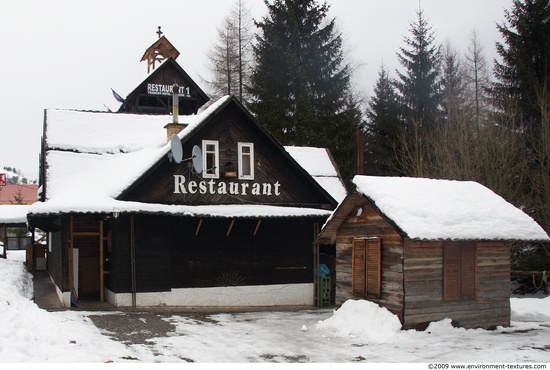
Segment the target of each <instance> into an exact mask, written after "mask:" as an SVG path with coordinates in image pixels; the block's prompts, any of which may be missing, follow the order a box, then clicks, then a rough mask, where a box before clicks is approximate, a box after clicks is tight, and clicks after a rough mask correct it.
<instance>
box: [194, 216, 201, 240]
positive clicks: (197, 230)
mask: <svg viewBox="0 0 550 370" xmlns="http://www.w3.org/2000/svg"><path fill="white" fill-rule="evenodd" d="M201 226H202V218H201V219H200V220H199V224H198V225H197V229H196V230H195V236H197V235H199V230H200V229H201Z"/></svg>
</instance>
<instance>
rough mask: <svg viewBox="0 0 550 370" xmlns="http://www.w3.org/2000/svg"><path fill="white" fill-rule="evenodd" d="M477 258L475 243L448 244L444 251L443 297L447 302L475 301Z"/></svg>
mask: <svg viewBox="0 0 550 370" xmlns="http://www.w3.org/2000/svg"><path fill="white" fill-rule="evenodd" d="M476 287H477V256H476V247H475V244H474V243H464V242H462V243H455V242H447V243H445V245H444V251H443V296H444V299H445V300H450V301H456V300H461V299H475V297H476Z"/></svg>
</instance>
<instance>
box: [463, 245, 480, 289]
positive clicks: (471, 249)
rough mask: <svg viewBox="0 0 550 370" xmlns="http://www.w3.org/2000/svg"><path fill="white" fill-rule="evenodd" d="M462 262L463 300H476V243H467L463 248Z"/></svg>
mask: <svg viewBox="0 0 550 370" xmlns="http://www.w3.org/2000/svg"><path fill="white" fill-rule="evenodd" d="M461 260H462V266H461V277H462V282H461V283H462V284H461V298H462V299H475V298H476V287H477V256H476V246H475V244H474V243H467V244H464V245H463V246H462V254H461Z"/></svg>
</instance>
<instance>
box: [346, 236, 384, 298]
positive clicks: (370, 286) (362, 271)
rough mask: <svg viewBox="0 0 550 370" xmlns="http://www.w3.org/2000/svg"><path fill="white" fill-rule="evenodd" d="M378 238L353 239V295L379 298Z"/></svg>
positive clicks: (380, 274) (379, 266)
mask: <svg viewBox="0 0 550 370" xmlns="http://www.w3.org/2000/svg"><path fill="white" fill-rule="evenodd" d="M381 245H382V244H381V243H380V239H355V240H354V241H353V250H352V282H351V288H352V293H353V294H354V295H358V296H361V297H365V296H368V297H372V298H379V297H380V294H381V276H382V270H381V266H382V263H381V259H382V252H381V249H382V248H381Z"/></svg>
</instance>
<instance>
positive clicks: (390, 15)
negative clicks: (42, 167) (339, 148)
mask: <svg viewBox="0 0 550 370" xmlns="http://www.w3.org/2000/svg"><path fill="white" fill-rule="evenodd" d="M328 3H329V4H330V13H329V15H330V17H335V18H336V20H337V24H338V27H339V29H340V31H341V32H342V33H343V35H344V39H345V43H346V50H348V51H349V56H350V57H351V58H353V60H354V61H355V63H357V64H359V65H360V69H359V70H358V71H357V74H356V76H355V79H354V84H355V86H356V87H357V88H358V89H360V90H362V91H363V93H364V94H365V96H366V97H367V98H368V96H369V94H370V93H371V92H372V87H373V85H374V83H375V82H376V78H377V75H378V71H379V69H380V66H381V64H382V63H384V65H386V66H387V67H388V68H389V69H390V72H392V73H393V72H394V71H395V68H399V65H398V63H397V58H396V53H397V52H398V51H399V48H400V47H402V46H405V45H404V42H403V39H404V37H405V36H409V35H410V33H409V29H410V24H411V22H413V21H415V20H416V19H417V15H416V11H417V10H418V9H419V1H418V0H383V1H381V0H376V1H375V0H329V1H328ZM232 4H233V1H232V0H193V1H191V0H155V1H152V0H126V1H121V0H94V1H74V0H48V1H45V0H17V1H14V0H13V1H12V0H0V9H1V10H0V38H1V44H2V52H1V57H0V71H1V72H0V73H1V76H2V85H1V90H0V94H1V97H2V99H1V107H0V172H2V167H3V166H11V167H16V168H18V169H20V170H22V171H23V174H24V175H26V176H27V177H29V178H37V176H38V163H39V162H38V159H39V153H40V141H41V136H42V128H43V114H44V109H46V108H63V109H85V110H106V107H108V108H110V109H113V110H116V109H118V107H119V104H118V103H117V102H116V101H115V100H114V98H113V96H112V94H111V91H110V89H111V88H113V89H114V90H115V91H117V92H118V93H119V94H120V95H122V96H126V95H127V94H128V93H129V92H131V91H132V90H133V89H134V88H135V87H136V86H137V85H138V84H139V83H140V82H142V81H143V80H144V79H145V77H146V72H147V66H146V63H145V62H142V63H140V59H141V57H142V55H143V53H144V51H145V49H146V48H148V47H149V46H150V45H151V44H152V43H153V42H155V40H156V39H157V35H156V34H155V32H156V31H157V27H158V26H162V31H163V32H164V35H165V36H166V37H167V38H168V39H169V40H170V41H171V42H172V44H174V46H175V47H176V48H177V49H178V50H179V51H180V53H181V54H180V56H179V58H178V59H177V61H178V63H179V64H180V65H181V66H182V67H183V69H184V70H186V71H187V73H188V74H189V75H190V76H191V77H192V78H193V79H194V80H195V82H197V83H198V84H199V85H201V86H202V87H203V89H205V90H206V86H204V84H202V83H201V77H205V78H208V74H209V71H208V69H206V68H205V64H206V60H207V59H206V53H207V51H208V49H209V48H210V47H211V46H212V44H213V43H214V42H215V41H216V27H217V26H219V25H220V24H221V22H222V20H223V18H224V17H225V16H226V15H227V14H228V10H229V8H230V7H231V5H232ZM248 4H249V6H250V7H251V8H252V14H253V16H254V18H255V19H259V18H260V17H262V16H263V15H265V12H266V9H265V6H264V2H263V0H248ZM511 5H512V0H483V1H479V0H462V1H455V0H453V1H451V0H421V2H420V6H421V8H422V9H423V10H424V14H425V16H426V18H427V19H428V21H429V24H430V25H431V26H432V27H433V30H434V32H435V34H436V37H437V40H438V42H440V43H444V42H447V41H450V42H451V44H452V45H453V46H454V47H455V48H456V49H457V50H459V51H460V52H466V50H467V46H468V40H469V39H470V36H471V33H472V31H473V30H476V32H477V33H478V38H479V40H480V41H481V43H482V45H483V46H484V47H485V54H486V56H487V59H488V61H490V62H492V60H493V59H494V58H495V57H496V54H495V51H494V50H495V48H494V45H495V42H496V41H500V33H499V32H498V31H497V30H496V24H497V23H502V22H503V21H504V10H505V9H510V8H511ZM98 181H100V179H98Z"/></svg>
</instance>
